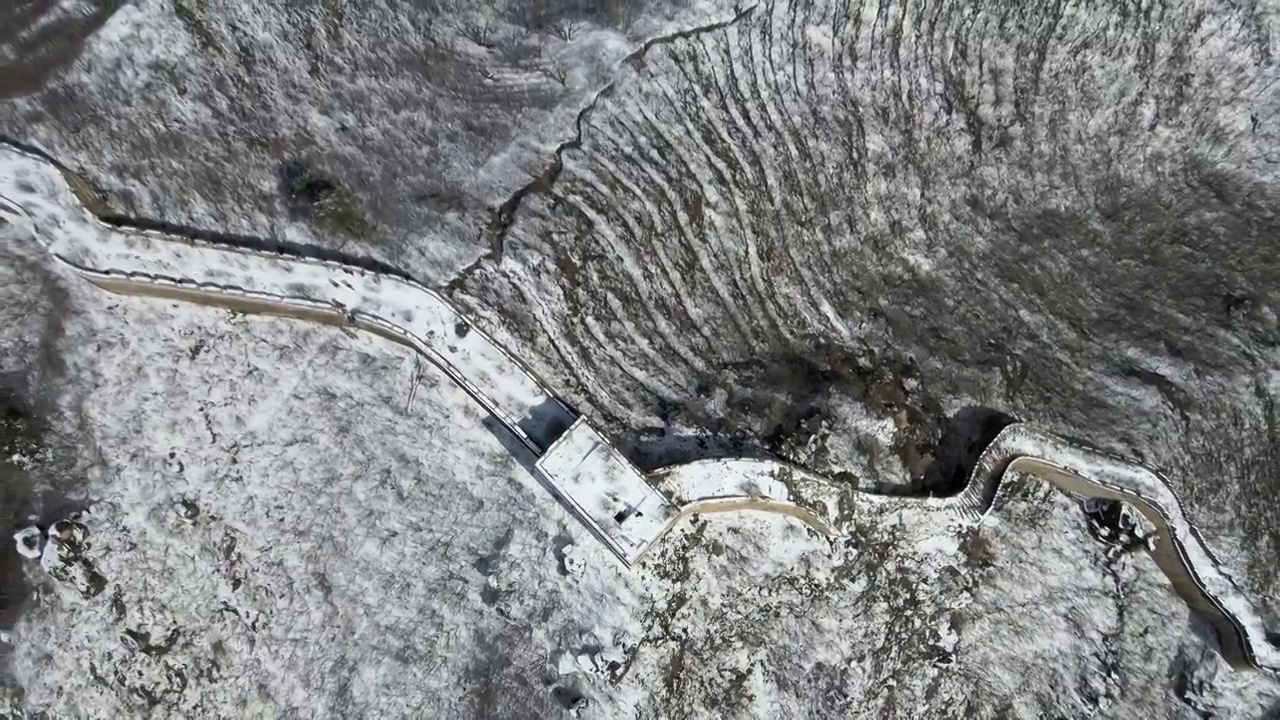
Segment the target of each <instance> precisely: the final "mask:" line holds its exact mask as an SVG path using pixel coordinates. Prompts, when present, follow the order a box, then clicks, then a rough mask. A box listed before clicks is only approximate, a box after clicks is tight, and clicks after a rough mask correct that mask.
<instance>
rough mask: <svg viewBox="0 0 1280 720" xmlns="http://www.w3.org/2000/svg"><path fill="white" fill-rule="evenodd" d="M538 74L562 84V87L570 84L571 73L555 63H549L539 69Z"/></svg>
mask: <svg viewBox="0 0 1280 720" xmlns="http://www.w3.org/2000/svg"><path fill="white" fill-rule="evenodd" d="M538 72H539V73H540V74H541V75H542V76H543V77H546V78H549V79H551V80H553V81H555V82H557V83H559V84H560V86H561V87H563V86H565V85H566V84H567V83H568V78H569V71H568V70H565V69H564V68H563V67H560V66H559V65H557V64H555V63H547V64H545V65H542V66H540V67H539V68H538Z"/></svg>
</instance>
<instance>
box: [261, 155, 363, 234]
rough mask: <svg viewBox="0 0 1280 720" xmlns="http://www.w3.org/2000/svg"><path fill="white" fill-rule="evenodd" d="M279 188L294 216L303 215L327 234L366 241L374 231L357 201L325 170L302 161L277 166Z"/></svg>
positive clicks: (353, 195) (352, 194) (357, 199)
mask: <svg viewBox="0 0 1280 720" xmlns="http://www.w3.org/2000/svg"><path fill="white" fill-rule="evenodd" d="M280 187H281V191H282V192H283V193H284V195H285V197H286V199H288V201H289V207H290V212H291V213H292V214H293V215H294V216H295V217H305V218H306V219H308V220H310V221H311V223H312V224H313V225H315V227H316V229H318V230H320V231H321V232H323V233H326V234H328V235H336V236H340V237H346V238H351V239H355V240H368V239H370V238H372V237H373V235H374V232H375V230H376V228H375V226H374V224H373V222H372V221H370V220H369V218H368V217H367V216H366V215H365V214H364V210H363V208H361V207H360V200H359V198H357V197H356V196H355V194H354V193H352V192H351V191H350V190H349V189H347V188H346V187H344V186H343V185H342V184H341V183H339V182H338V180H337V179H336V178H334V177H333V176H332V175H329V174H328V173H326V172H324V171H322V170H319V169H317V168H315V167H312V166H310V165H308V164H306V163H302V162H297V161H294V162H289V163H285V164H284V165H283V166H282V167H281V168H280Z"/></svg>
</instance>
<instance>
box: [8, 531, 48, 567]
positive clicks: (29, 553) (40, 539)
mask: <svg viewBox="0 0 1280 720" xmlns="http://www.w3.org/2000/svg"><path fill="white" fill-rule="evenodd" d="M13 541H14V543H16V544H17V546H18V554H19V555H21V556H22V557H24V558H27V559H28V560H38V559H39V558H40V556H41V555H42V554H43V553H44V533H43V532H41V531H40V528H38V527H36V526H35V525H32V526H30V527H25V528H22V529H21V530H19V531H18V532H16V533H14V534H13Z"/></svg>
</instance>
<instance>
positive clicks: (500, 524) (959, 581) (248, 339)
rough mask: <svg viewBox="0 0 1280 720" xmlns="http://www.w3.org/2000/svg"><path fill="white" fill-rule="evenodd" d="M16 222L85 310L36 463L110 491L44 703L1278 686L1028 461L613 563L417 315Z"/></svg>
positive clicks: (916, 700) (333, 709) (809, 705)
mask: <svg viewBox="0 0 1280 720" xmlns="http://www.w3.org/2000/svg"><path fill="white" fill-rule="evenodd" d="M0 237H2V238H3V242H4V246H3V249H4V251H5V252H6V256H7V257H14V258H18V257H24V258H26V259H27V261H28V263H29V264H28V265H24V264H22V263H17V262H15V263H12V266H13V267H15V268H24V267H26V268H27V269H26V271H25V273H24V274H22V275H18V274H16V273H15V274H14V277H13V282H11V283H7V284H6V287H21V288H23V292H22V293H21V297H33V298H45V297H48V296H49V293H50V292H53V288H64V289H63V290H62V291H61V293H62V294H63V295H64V297H62V300H61V302H60V307H61V308H62V309H61V312H53V311H52V308H46V309H45V310H44V312H41V311H40V306H39V304H37V305H36V306H35V308H33V309H32V311H29V314H30V315H31V316H32V317H34V318H40V317H46V318H47V317H58V318H60V323H58V324H57V326H56V327H55V328H53V329H50V328H49V327H48V323H47V322H46V323H44V324H40V323H33V324H32V325H31V326H29V327H26V328H24V329H23V333H22V334H23V336H25V337H26V341H27V342H28V343H29V344H32V345H35V346H39V345H41V344H50V343H53V344H55V345H56V349H57V351H58V352H57V356H58V357H60V358H61V362H62V365H61V367H60V368H59V369H58V370H57V375H56V376H55V377H52V378H48V379H47V381H46V382H45V386H46V387H50V388H56V389H58V391H59V392H58V394H57V397H56V399H54V400H51V401H50V402H49V403H48V404H47V406H46V407H45V408H44V417H46V418H47V422H48V424H49V426H50V427H49V436H50V437H60V438H63V439H62V444H61V446H57V445H50V446H48V447H47V448H46V449H44V450H43V451H40V450H36V451H33V452H31V453H30V455H31V459H30V460H23V461H22V462H21V465H20V467H19V468H18V469H19V470H21V471H22V472H24V473H29V474H31V475H33V476H35V475H38V474H40V473H42V472H43V473H56V474H57V477H59V478H61V479H62V482H63V484H62V487H61V492H63V493H64V494H65V495H64V498H63V499H64V500H65V501H69V502H64V505H66V504H74V505H76V506H79V507H85V508H87V509H88V514H87V515H86V517H85V518H84V519H83V522H84V523H85V525H86V526H87V528H88V529H89V533H90V548H89V550H88V552H87V553H86V557H87V560H88V561H89V562H90V563H91V564H92V568H93V571H94V572H95V573H97V574H98V575H99V576H100V577H101V578H103V582H101V583H100V588H99V589H94V588H92V587H91V588H89V589H88V590H87V591H84V590H83V589H82V588H77V587H75V586H73V585H71V584H68V583H60V582H56V581H54V580H53V579H51V578H50V577H49V576H47V575H45V574H44V573H43V571H42V570H39V569H38V566H36V565H35V564H30V565H28V567H27V572H28V574H29V576H30V579H31V582H32V584H33V585H34V586H35V594H34V596H33V598H32V600H31V601H30V604H29V605H28V607H27V608H26V609H25V612H24V615H23V617H22V620H21V621H20V623H19V624H18V625H17V627H16V628H15V629H14V631H13V632H12V637H11V638H10V639H11V640H12V642H13V644H14V648H15V650H14V654H13V667H12V678H11V679H12V680H13V681H14V682H15V684H16V685H18V686H19V687H21V688H22V691H21V693H20V696H21V698H22V701H23V702H25V703H26V705H27V707H28V708H30V709H44V710H48V711H51V712H53V713H54V714H76V713H83V714H88V715H93V716H106V715H117V714H120V713H122V712H125V713H129V714H135V713H142V712H151V713H153V714H158V715H162V716H163V715H180V716H187V715H191V714H200V713H209V714H216V715H226V714H242V715H251V716H257V715H266V716H270V715H276V714H280V713H283V712H285V711H287V710H293V711H296V712H301V713H302V714H304V715H311V714H320V715H331V716H353V715H364V714H390V715H408V714H417V713H422V712H427V713H430V714H431V715H432V716H436V717H472V716H482V717H527V716H528V715H529V712H530V711H531V709H532V710H533V711H534V712H535V713H536V714H538V715H544V716H545V715H554V714H556V713H559V712H565V710H564V709H563V708H564V706H565V705H569V704H572V701H573V700H574V699H576V698H577V697H579V696H583V697H586V698H588V700H589V701H590V704H589V705H588V707H587V708H586V709H584V710H582V711H580V712H587V713H590V715H589V716H599V717H617V716H624V717H625V716H629V715H633V714H637V713H638V714H640V715H644V716H663V717H669V716H675V717H684V716H719V717H723V716H742V717H757V716H771V717H795V716H801V715H818V716H842V715H849V714H854V715H864V716H868V717H871V716H903V717H911V716H917V715H919V714H920V713H921V712H929V713H933V712H940V713H950V714H960V713H963V712H968V711H971V712H975V713H978V714H980V715H990V714H992V713H995V712H998V711H1006V712H1011V713H1013V714H1014V715H1037V714H1044V713H1047V714H1051V715H1082V714H1088V713H1091V712H1095V711H1098V710H1102V711H1104V713H1106V714H1112V715H1114V716H1116V717H1124V716H1131V715H1133V714H1135V713H1138V712H1146V711H1149V710H1150V709H1151V708H1153V707H1164V708H1165V709H1166V710H1168V711H1169V712H1170V713H1174V712H1178V711H1182V712H1186V713H1193V712H1194V711H1195V710H1197V709H1200V710H1205V709H1207V710H1216V711H1220V712H1226V713H1228V714H1239V715H1241V716H1253V715H1257V714H1259V713H1261V712H1262V710H1263V709H1264V708H1265V707H1266V706H1267V704H1268V703H1274V702H1276V701H1277V699H1280V685H1278V684H1277V683H1276V682H1275V681H1274V680H1273V681H1266V680H1265V679H1263V678H1262V677H1261V676H1258V675H1246V674H1239V673H1233V672H1230V671H1228V670H1226V669H1225V667H1223V666H1222V665H1221V663H1220V660H1219V659H1218V657H1217V655H1216V653H1215V652H1214V651H1213V650H1212V649H1211V648H1210V647H1206V644H1205V643H1206V640H1205V639H1204V637H1207V635H1206V628H1205V627H1203V626H1201V625H1199V624H1198V621H1196V620H1195V619H1189V618H1187V616H1186V612H1185V609H1184V606H1183V605H1182V603H1181V601H1179V600H1178V599H1177V598H1176V596H1174V595H1173V594H1172V592H1171V591H1170V590H1169V588H1168V587H1167V585H1166V584H1165V583H1164V581H1163V580H1162V578H1163V576H1162V575H1161V574H1160V573H1159V571H1158V570H1157V569H1156V568H1155V567H1154V566H1153V565H1152V564H1151V563H1150V561H1149V560H1147V559H1146V558H1145V556H1143V555H1141V554H1137V555H1134V554H1124V555H1120V556H1118V557H1111V556H1110V555H1109V553H1108V548H1107V547H1105V546H1103V545H1101V544H1100V543H1098V542H1097V541H1096V540H1093V539H1092V538H1091V537H1090V536H1089V535H1088V533H1087V531H1086V524H1085V522H1084V519H1083V516H1082V515H1081V514H1080V512H1079V510H1078V508H1077V507H1076V506H1075V505H1074V503H1071V502H1069V501H1067V500H1065V499H1064V498H1062V497H1061V496H1059V495H1057V494H1055V493H1050V492H1043V491H1035V489H1034V488H1035V487H1036V486H1034V485H1033V486H1032V488H1033V489H1032V491H1031V492H1029V493H1027V494H1026V495H1025V497H1024V496H1021V495H1018V496H1015V497H1013V498H1012V499H1011V500H1009V505H1008V506H1007V507H1004V508H1002V509H1001V510H1000V511H998V513H997V517H998V518H999V520H998V521H996V522H995V523H994V524H993V525H991V526H988V527H986V528H984V530H983V531H982V533H981V534H980V535H973V534H971V533H969V532H967V531H963V530H960V529H958V526H955V527H947V526H945V524H944V525H939V521H938V518H937V516H936V514H932V515H930V516H913V515H911V514H901V513H888V514H886V513H885V512H884V511H883V510H882V509H879V508H877V507H876V506H872V505H868V506H866V507H865V508H862V509H861V510H855V512H854V516H853V522H854V528H855V531H854V534H853V538H852V539H851V540H848V541H839V542H836V543H834V544H833V543H832V542H831V541H829V540H826V539H824V538H820V537H819V536H816V535H814V534H813V533H811V532H810V531H808V530H807V529H805V527H804V526H803V525H802V524H800V523H798V522H797V521H795V520H791V519H786V518H781V517H764V516H750V515H744V516H738V517H734V516H708V517H707V518H705V519H704V518H696V517H695V518H691V519H690V520H688V521H686V522H685V523H684V524H683V525H682V527H681V528H680V530H679V531H678V533H677V535H676V536H675V537H672V538H668V540H667V541H665V542H664V544H663V545H662V546H661V547H659V548H658V549H657V551H656V552H654V553H653V554H652V555H651V556H650V557H649V558H648V559H646V560H645V561H644V562H643V563H642V564H641V565H640V566H639V568H637V569H636V570H634V571H631V572H626V571H621V570H620V566H619V565H618V564H617V563H616V561H615V560H614V559H613V558H612V557H611V556H610V555H608V553H607V551H606V550H604V549H603V547H602V546H601V545H600V544H599V543H597V542H595V541H594V539H592V538H590V537H589V536H587V535H586V532H585V531H584V530H583V529H582V527H581V525H580V524H578V523H577V522H576V521H574V520H573V519H571V518H570V517H569V516H568V515H567V514H565V513H564V511H563V510H561V509H560V508H559V507H558V506H556V505H555V504H554V503H552V502H551V501H550V500H549V498H548V497H547V496H546V494H545V491H544V490H543V489H542V488H541V487H540V486H539V485H538V484H537V483H536V482H535V481H534V480H533V478H532V477H531V476H530V475H529V473H528V470H527V464H528V462H527V461H528V459H527V458H522V457H519V456H515V457H513V456H512V455H511V446H510V443H503V442H501V441H500V440H499V439H498V438H496V437H494V436H493V435H491V434H490V433H488V432H487V431H486V430H485V423H484V417H483V414H482V412H481V411H480V410H479V408H478V406H476V405H475V404H474V403H473V402H472V401H471V399H470V398H469V397H467V396H466V395H465V394H464V393H462V392H461V391H460V390H459V389H457V388H456V387H455V386H454V385H452V384H451V383H449V382H448V381H447V380H446V379H445V378H444V377H443V376H439V375H434V374H433V373H432V372H431V371H429V370H428V371H427V372H426V373H425V376H423V371H424V369H423V368H421V367H417V366H415V364H414V363H413V362H412V359H411V356H410V355H409V354H408V353H405V352H403V351H402V350H401V349H400V348H399V346H396V345H392V344H390V343H383V342H373V341H365V340H362V339H360V338H359V337H353V336H349V335H347V334H345V333H343V332H341V331H340V330H335V329H330V328H316V327H312V326H308V325H306V324H300V323H292V322H287V321H272V320H261V319H258V318H254V317H247V316H241V317H237V316H235V315H234V314H233V313H229V312H224V311H214V310H208V309H200V308H195V307H192V306H189V305H185V304H181V303H174V302H166V301H149V300H135V299H118V298H113V297H111V296H108V295H105V294H103V293H101V292H99V291H97V290H95V289H92V288H89V287H87V286H85V285H84V284H83V283H80V282H76V281H74V280H72V279H70V278H66V277H61V276H58V275H57V273H55V272H53V271H51V270H50V264H49V263H48V262H47V260H45V259H42V258H40V257H39V256H38V255H36V256H34V257H32V253H30V249H31V245H32V242H31V239H30V238H29V237H24V236H23V235H21V234H20V233H19V232H18V229H17V228H16V227H14V226H9V227H8V228H7V232H5V234H3V235H0ZM9 266H10V264H9V263H6V268H7V267H9ZM40 282H43V283H44V285H43V287H44V290H43V291H42V289H41V287H42V286H41V285H40V284H39V283H40ZM25 352H26V353H27V354H28V355H30V354H31V351H30V350H25ZM21 356H22V355H21V354H20V355H19V357H21ZM415 377H420V382H421V383H422V385H421V387H420V388H419V389H418V390H417V391H416V392H413V393H411V391H410V387H411V385H412V384H413V382H414V378H415ZM411 394H412V397H413V398H414V400H413V403H412V405H410V404H409V402H408V400H409V397H410V396H411ZM357 416H358V417H359V418H360V422H358V423H353V422H351V421H350V419H351V418H352V417H357ZM73 443H74V444H73ZM46 464H47V469H46ZM69 478H74V482H73V481H71V480H69ZM51 502H53V499H52V498H50V499H47V500H43V501H36V502H34V503H33V504H32V508H31V509H32V511H34V512H36V513H37V514H39V513H41V512H49V511H54V510H55V508H52V507H48V505H47V504H48V503H51ZM1015 616H1016V617H1015ZM996 618H1002V619H1004V621H1003V622H1001V623H998V622H996V620H995V619H996ZM1135 618H1136V619H1135ZM1153 658H1160V660H1159V661H1158V662H1155V661H1153ZM1154 677H1161V678H1164V681H1163V682H1160V683H1155V682H1150V679H1151V678H1154ZM1029 688H1031V690H1029ZM14 697H15V698H17V697H19V696H18V695H15V696H14Z"/></svg>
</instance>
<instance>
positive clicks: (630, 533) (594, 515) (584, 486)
mask: <svg viewBox="0 0 1280 720" xmlns="http://www.w3.org/2000/svg"><path fill="white" fill-rule="evenodd" d="M535 467H536V468H537V469H538V472H539V473H540V474H541V475H542V478H543V480H545V481H546V482H547V483H548V485H550V486H551V489H552V491H554V492H555V493H556V494H557V495H559V496H560V497H561V499H563V500H564V501H565V502H566V503H567V504H568V505H569V507H570V508H571V509H572V510H574V511H575V512H576V513H577V514H578V517H579V518H581V519H582V521H583V522H584V523H586V524H587V527H589V528H591V530H592V531H593V532H595V534H596V535H597V536H598V537H599V538H600V539H601V540H603V541H604V543H605V544H606V545H608V546H609V548H610V549H611V550H613V551H614V553H616V554H617V555H618V557H619V558H621V559H622V561H623V562H624V563H626V564H627V565H631V564H632V563H634V562H635V561H636V560H638V559H639V558H640V556H641V555H642V554H643V553H644V551H645V550H646V549H647V548H648V547H649V545H650V544H651V543H652V542H653V541H654V540H656V539H657V538H658V536H659V535H661V534H662V530H663V528H664V527H666V524H667V522H668V521H669V520H670V519H671V518H673V517H674V516H675V514H676V511H675V509H674V508H673V507H671V505H670V504H668V503H667V501H666V499H665V498H664V497H663V496H662V494H661V493H659V492H658V491H656V490H654V489H653V488H652V487H650V485H649V483H648V482H647V481H646V480H645V477H644V475H643V474H642V473H641V472H640V471H639V470H638V469H636V467H635V466H634V465H632V464H631V462H630V461H628V460H627V459H626V458H625V457H623V456H622V454H621V453H619V452H618V451H617V449H615V448H614V447H613V445H611V444H610V443H609V441H608V440H606V439H605V438H604V436H602V435H601V434H600V433H599V432H597V431H596V429H595V428H593V427H591V425H590V424H588V423H587V422H586V421H585V420H583V419H582V418H578V419H577V420H575V421H574V423H573V425H571V426H570V427H569V429H568V430H566V431H565V433H564V435H561V436H560V438H559V439H557V440H556V441H555V443H553V444H552V445H551V447H550V448H548V449H547V452H546V453H544V454H543V455H542V457H540V458H538V461H537V463H536V465H535Z"/></svg>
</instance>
